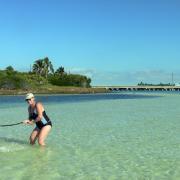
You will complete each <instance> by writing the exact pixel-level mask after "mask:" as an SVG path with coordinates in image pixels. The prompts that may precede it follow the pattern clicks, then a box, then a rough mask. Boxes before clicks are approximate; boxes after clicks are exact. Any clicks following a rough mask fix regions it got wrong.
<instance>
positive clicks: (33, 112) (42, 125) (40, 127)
mask: <svg viewBox="0 0 180 180" xmlns="http://www.w3.org/2000/svg"><path fill="white" fill-rule="evenodd" d="M25 100H26V101H27V103H28V104H29V107H28V112H29V118H28V120H24V121H23V123H24V124H27V125H32V124H34V123H35V124H36V127H35V128H34V130H33V131H32V133H31V135H30V144H31V145H33V144H35V142H36V140H37V139H38V143H39V145H40V146H45V143H44V141H45V139H46V137H47V136H48V134H49V132H50V131H51V127H52V123H51V120H50V119H49V117H48V116H47V115H46V112H45V110H44V107H43V105H42V103H40V102H36V101H35V98H34V95H33V94H32V93H28V94H27V95H26V99H25Z"/></svg>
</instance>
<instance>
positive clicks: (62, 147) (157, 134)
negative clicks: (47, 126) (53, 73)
mask: <svg viewBox="0 0 180 180" xmlns="http://www.w3.org/2000/svg"><path fill="white" fill-rule="evenodd" d="M37 99H38V100H40V101H42V102H43V104H44V106H45V109H46V111H47V113H48V115H49V116H50V117H51V119H52V121H53V128H52V131H51V133H50V135H49V137H48V139H47V141H46V143H47V147H46V148H40V147H39V146H38V145H35V146H34V147H31V146H30V145H29V144H28V138H29V134H30V133H31V131H32V129H33V127H31V126H25V125H18V126H12V127H0V164H1V166H0V167H1V168H0V179H3V180H4V179H7V180H9V179H13V180H14V179H15V180H16V179H18V180H19V179H33V180H35V179H43V180H46V179H47V180H49V179H78V180H79V179H82V180H84V179H89V180H92V179H98V180H100V179H102V180H104V179H112V180H113V179H114V180H115V179H125V180H126V179H127V180H129V179H130V180H131V179H132V180H134V179H138V180H139V179H140V180H144V179H157V180H159V179H163V180H164V179H167V180H171V179H172V180H174V179H180V94H179V93H157V92H156V93H128V94H125V93H115V94H109V95H106V94H101V95H60V96H58V95H55V96H38V97H37ZM26 117H27V104H26V102H24V100H23V96H0V124H9V123H16V122H19V121H21V120H23V119H26Z"/></svg>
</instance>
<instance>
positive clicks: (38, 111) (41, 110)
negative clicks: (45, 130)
mask: <svg viewBox="0 0 180 180" xmlns="http://www.w3.org/2000/svg"><path fill="white" fill-rule="evenodd" d="M36 110H37V113H38V117H37V118H36V119H35V120H34V122H38V121H41V119H42V117H43V111H44V108H43V105H42V104H41V103H40V102H39V103H37V104H36Z"/></svg>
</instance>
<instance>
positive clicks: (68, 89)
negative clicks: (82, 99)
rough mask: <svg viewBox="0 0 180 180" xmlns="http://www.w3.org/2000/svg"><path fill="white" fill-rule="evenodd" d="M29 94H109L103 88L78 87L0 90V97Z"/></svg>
mask: <svg viewBox="0 0 180 180" xmlns="http://www.w3.org/2000/svg"><path fill="white" fill-rule="evenodd" d="M29 92H32V93H34V94H97V93H109V91H108V90H107V89H105V88H80V87H48V88H39V89H28V90H23V89H16V90H10V89H0V95H2V96H3V95H24V94H27V93H29Z"/></svg>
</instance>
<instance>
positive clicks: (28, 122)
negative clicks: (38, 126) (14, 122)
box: [23, 119, 34, 125]
mask: <svg viewBox="0 0 180 180" xmlns="http://www.w3.org/2000/svg"><path fill="white" fill-rule="evenodd" d="M23 124H26V125H33V124H34V123H33V121H30V120H28V119H27V120H24V121H23Z"/></svg>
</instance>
